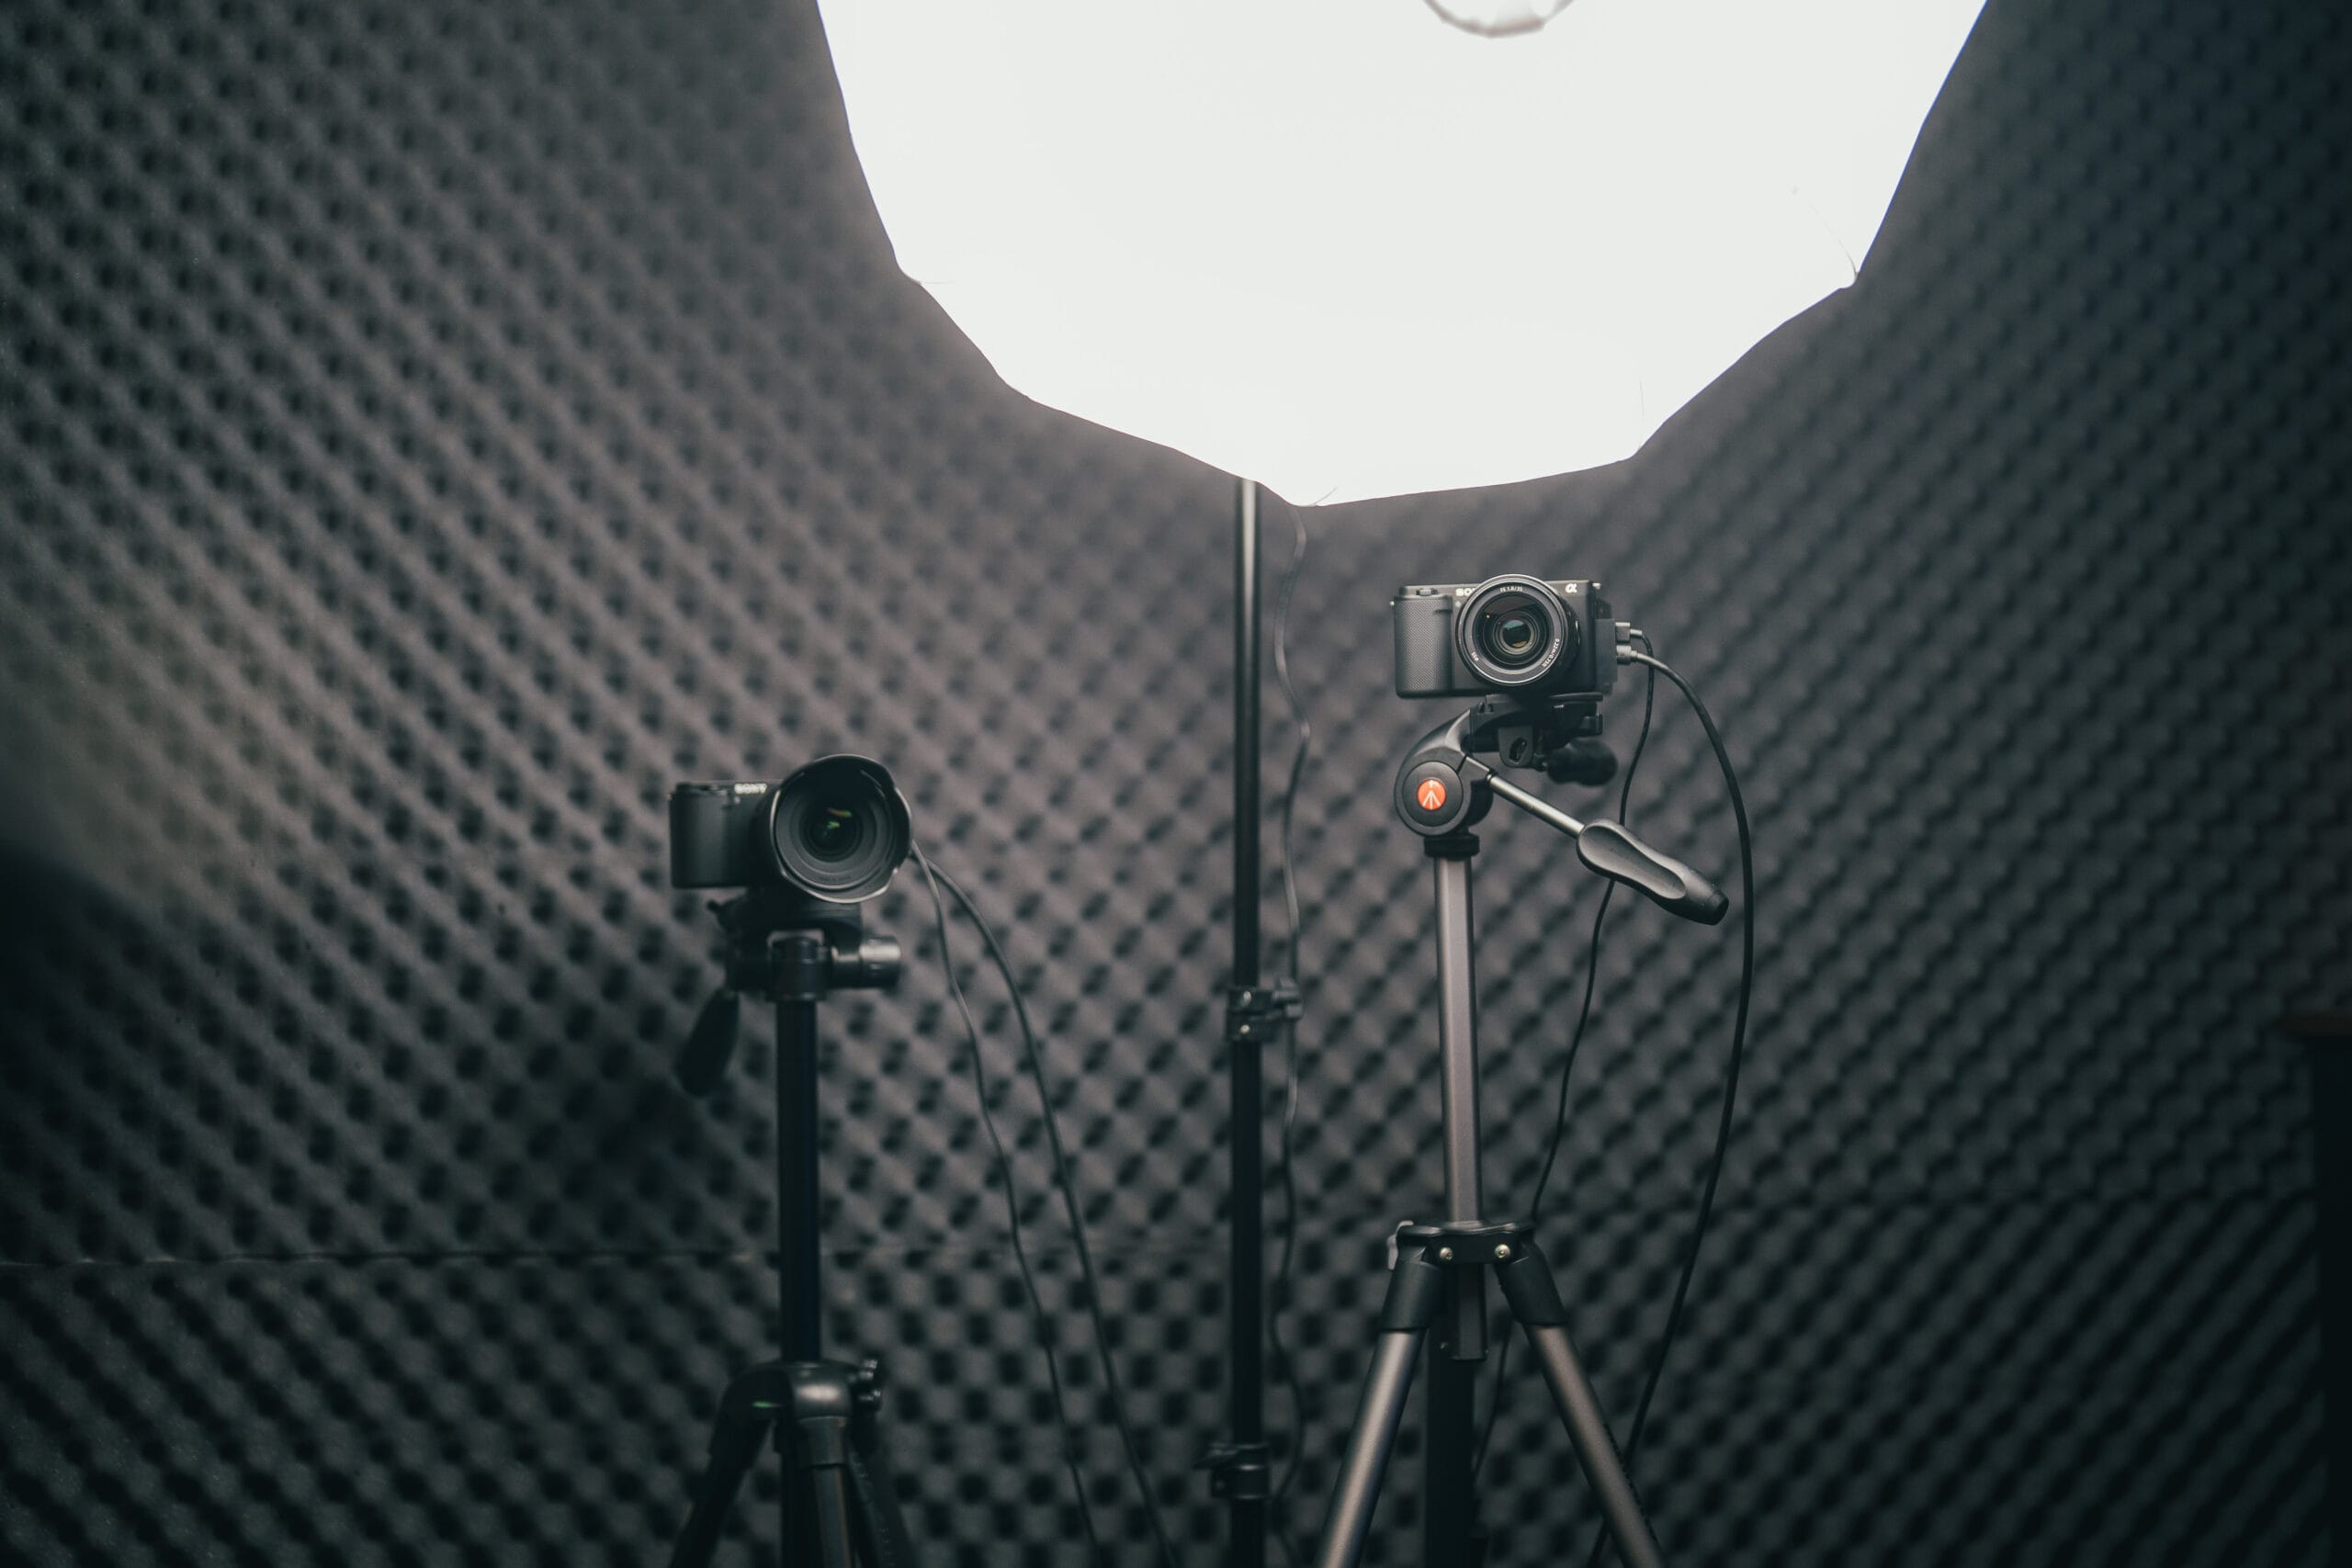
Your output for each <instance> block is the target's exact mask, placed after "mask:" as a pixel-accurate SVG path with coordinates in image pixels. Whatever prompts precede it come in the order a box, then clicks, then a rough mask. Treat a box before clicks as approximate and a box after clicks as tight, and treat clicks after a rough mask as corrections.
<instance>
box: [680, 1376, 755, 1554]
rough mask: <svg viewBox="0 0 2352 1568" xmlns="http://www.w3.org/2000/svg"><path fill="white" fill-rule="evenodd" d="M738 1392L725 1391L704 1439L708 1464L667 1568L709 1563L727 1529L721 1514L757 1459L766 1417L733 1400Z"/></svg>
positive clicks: (748, 1404) (746, 1401) (747, 1403)
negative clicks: (710, 1429)
mask: <svg viewBox="0 0 2352 1568" xmlns="http://www.w3.org/2000/svg"><path fill="white" fill-rule="evenodd" d="M741 1386H742V1385H741V1384H739V1385H738V1388H730V1389H729V1390H728V1391H727V1394H726V1397H725V1398H723V1399H722V1400H721V1401H720V1402H719V1407H718V1425H717V1426H716V1427H714V1428H713V1429H712V1431H711V1434H710V1461H709V1463H708V1464H707V1465H706V1466H704V1468H703V1472H702V1480H701V1481H700V1482H698V1483H696V1484H695V1506H694V1508H693V1509H692V1511H691V1512H689V1513H688V1514H687V1516H686V1526H685V1529H683V1530H680V1531H679V1532H678V1543H677V1545H676V1546H674V1547H673V1548H672V1549H671V1551H670V1568H704V1564H706V1563H707V1562H709V1561H710V1554H711V1553H712V1552H713V1551H717V1550H718V1538H719V1535H720V1533H721V1532H722V1531H724V1530H725V1529H727V1510H728V1508H729V1506H730V1505H732V1504H733V1503H734V1501H735V1493H736V1490H737V1489H738V1488H739V1487H741V1485H742V1484H743V1474H744V1472H746V1471H748V1470H750V1469H751V1468H752V1461H755V1460H757V1459H758V1458H759V1457H760V1438H762V1437H763V1435H764V1434H765V1433H766V1431H767V1427H768V1421H769V1416H767V1415H766V1414H764V1408H765V1407H763V1406H761V1405H759V1404H755V1403H754V1402H752V1400H749V1399H746V1398H743V1397H741V1394H739V1392H738V1389H739V1388H741Z"/></svg>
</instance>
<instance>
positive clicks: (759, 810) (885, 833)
mask: <svg viewBox="0 0 2352 1568" xmlns="http://www.w3.org/2000/svg"><path fill="white" fill-rule="evenodd" d="M912 842H913V832H912V829H911V828H910V825H909V822H908V818H907V803H906V802H905V801H904V800H902V799H901V798H899V792H898V790H897V788H896V787H894V786H893V785H892V784H891V783H890V775H889V773H888V771H887V770H885V769H884V768H883V766H882V764H881V763H879V762H876V761H871V760H869V759H867V758H865V757H854V756H849V755H846V754H843V755H841V756H833V757H820V758H819V759H818V760H817V761H813V762H811V763H809V765H808V766H807V767H805V768H802V769H800V770H799V771H798V772H797V773H794V774H793V775H792V776H791V777H790V778H787V779H786V780H785V781H784V782H783V783H781V784H767V783H763V782H760V781H756V780H753V781H746V782H741V783H724V784H679V785H678V786H676V787H675V788H674V789H673V790H671V792H670V885H671V886H673V887H752V888H757V887H767V886H777V885H783V886H790V887H796V888H798V889H799V890H800V891H801V892H803V893H806V894H808V895H809V897H813V898H819V899H822V900H823V901H825V902H826V903H830V904H855V903H859V902H861V901H863V900H865V899H867V898H871V897H874V896H875V895H876V894H877V893H879V892H881V891H882V890H883V889H884V888H886V887H888V886H890V878H891V877H892V876H894V875H896V874H898V870H899V864H900V863H901V862H903V861H905V859H906V858H907V852H908V849H909V848H910V846H911V844H912Z"/></svg>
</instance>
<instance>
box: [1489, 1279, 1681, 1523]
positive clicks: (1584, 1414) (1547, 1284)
mask: <svg viewBox="0 0 2352 1568" xmlns="http://www.w3.org/2000/svg"><path fill="white" fill-rule="evenodd" d="M1495 1273H1496V1276H1497V1277H1498V1279H1499V1280H1501V1281H1502V1287H1503V1297H1504V1299H1505V1300H1506V1301H1508V1302H1510V1310H1511V1315H1512V1316H1514V1317H1516V1318H1518V1319H1519V1323H1520V1326H1521V1327H1522V1328H1524V1329H1525V1330H1526V1331H1527V1343H1528V1346H1529V1348H1531V1349H1532V1350H1533V1351H1534V1352H1535V1359H1536V1361H1537V1362H1538V1363H1539V1364H1540V1365H1542V1367H1543V1369H1544V1382H1546V1383H1548V1384H1550V1385H1551V1389H1552V1403H1553V1404H1555V1405H1557V1406H1558V1407H1559V1411H1560V1420H1561V1422H1562V1423H1563V1424H1564V1425H1565V1426H1566V1427H1567V1429H1568V1441H1569V1443H1570V1444H1572V1445H1573V1446H1574V1447H1575V1449H1576V1450H1577V1462H1579V1463H1580V1464H1582V1465H1583V1466H1584V1474H1585V1480H1586V1482H1587V1483H1589V1485H1590V1486H1591V1487H1592V1491H1593V1495H1594V1497H1595V1498H1596V1499H1597V1500H1598V1501H1599V1502H1600V1512H1601V1517H1603V1518H1604V1519H1606V1520H1607V1521H1608V1525H1609V1533H1610V1534H1611V1536H1612V1537H1614V1538H1615V1539H1616V1541H1617V1554H1618V1557H1619V1559H1620V1560H1621V1561H1622V1562H1624V1564H1625V1565H1626V1568H1664V1563H1665V1561H1666V1559H1665V1557H1664V1555H1663V1554H1662V1553H1661V1552H1660V1551H1658V1545H1657V1537H1656V1536H1655V1535H1653V1534H1651V1533H1650V1521H1649V1517H1648V1516H1647V1515H1646V1514H1645V1513H1644V1512H1643V1511H1642V1500H1641V1497H1640V1496H1639V1495H1637V1494H1635V1492H1634V1483H1633V1481H1632V1480H1631V1479H1630V1478H1629V1477H1628V1476H1627V1475H1626V1473H1625V1461H1624V1458H1623V1455H1621V1454H1620V1453H1619V1452H1618V1451H1617V1440H1616V1438H1612V1437H1611V1436H1610V1435H1609V1423H1608V1421H1607V1420H1606V1419H1604V1418H1603V1417H1602V1416H1601V1414H1600V1399H1599V1397H1598V1396H1596V1395H1595V1394H1594V1393H1593V1392H1592V1384H1591V1383H1590V1382H1588V1381H1587V1380H1586V1378H1585V1375H1584V1367H1583V1366H1582V1364H1581V1363H1579V1362H1578V1361H1577V1348H1576V1346H1575V1345H1574V1344H1573V1343H1571V1342H1570V1340H1569V1338H1568V1325H1567V1316H1568V1314H1567V1312H1566V1308H1564V1307H1562V1306H1561V1304H1560V1292H1559V1290H1558V1288H1557V1287H1556V1286H1555V1285H1554V1284H1553V1282H1552V1270H1551V1268H1550V1266H1549V1265H1547V1264H1546V1263H1545V1262H1544V1255H1543V1253H1541V1252H1540V1251H1538V1250H1536V1248H1535V1247H1534V1246H1533V1245H1532V1244H1529V1245H1528V1246H1526V1247H1524V1248H1523V1250H1521V1252H1520V1254H1519V1256H1518V1257H1516V1258H1510V1259H1508V1260H1504V1261H1500V1262H1498V1263H1497V1264H1496V1265H1495Z"/></svg>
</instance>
